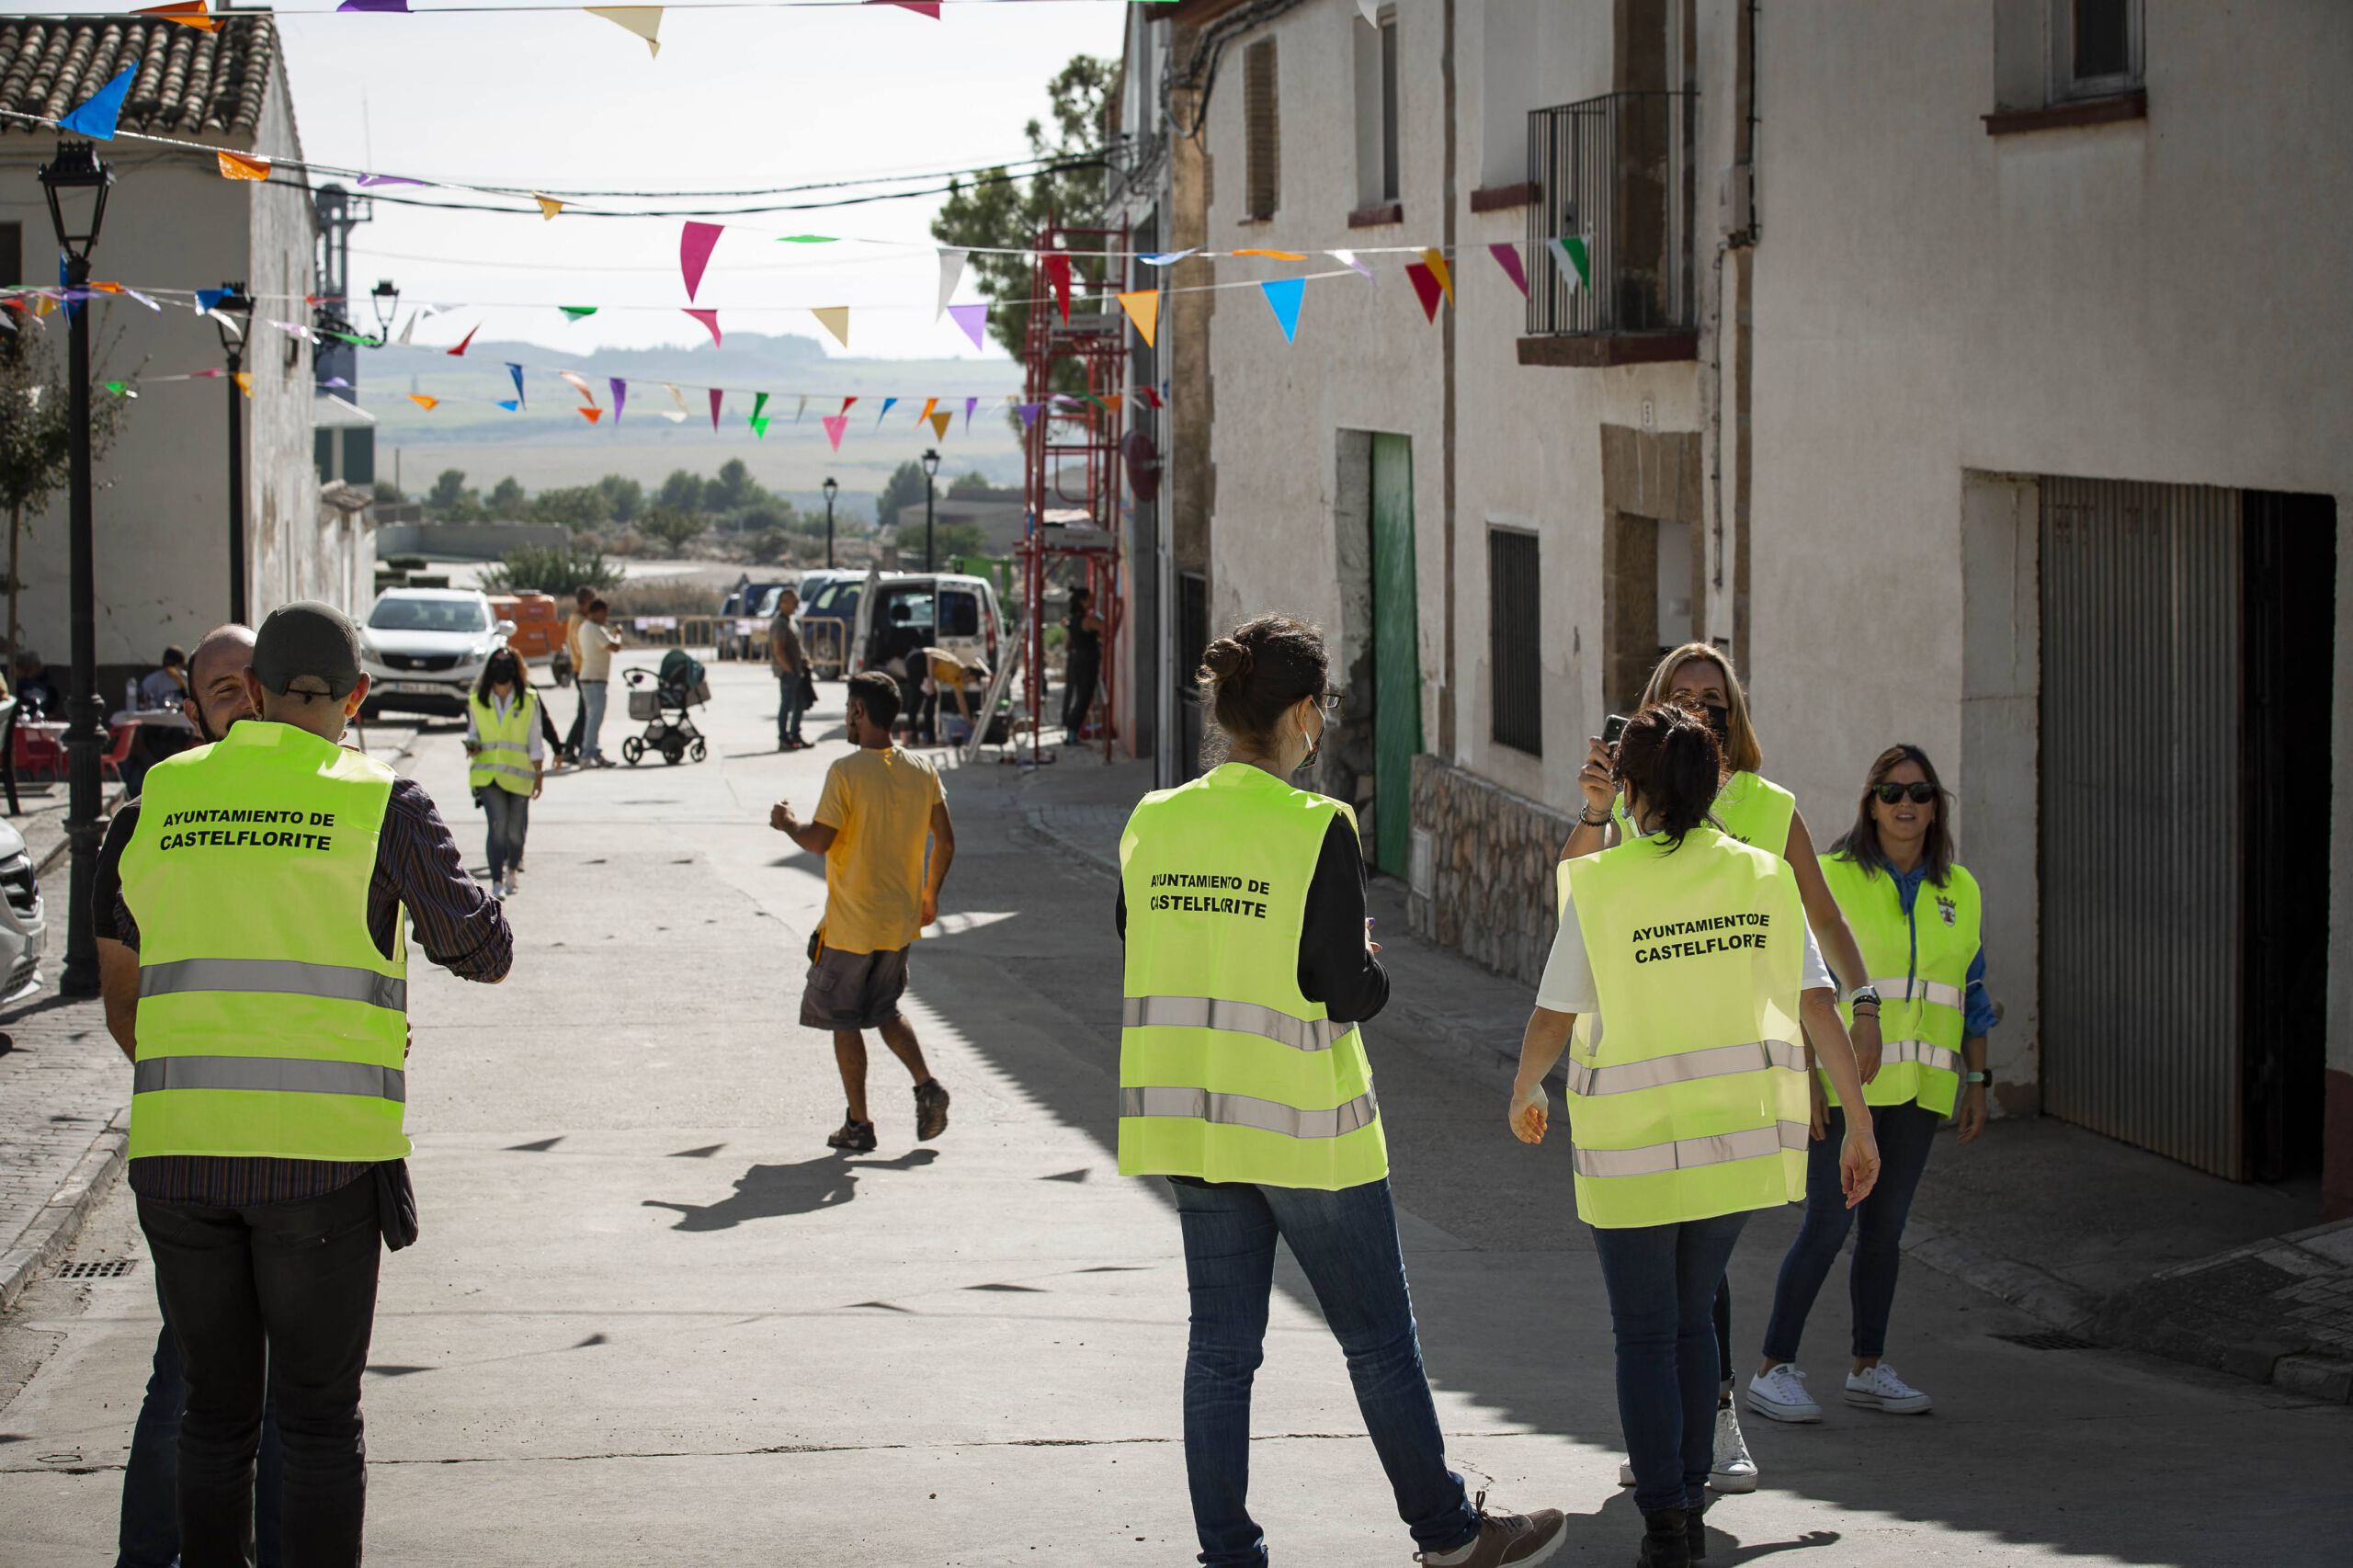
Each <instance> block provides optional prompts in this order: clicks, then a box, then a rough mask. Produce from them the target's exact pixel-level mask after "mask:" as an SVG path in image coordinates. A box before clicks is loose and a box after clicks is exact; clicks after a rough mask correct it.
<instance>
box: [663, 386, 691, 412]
mask: <svg viewBox="0 0 2353 1568" xmlns="http://www.w3.org/2000/svg"><path fill="white" fill-rule="evenodd" d="M662 390H663V391H664V392H668V393H669V394H670V401H671V402H672V403H676V404H677V405H678V417H679V418H681V419H684V418H685V417H686V416H687V394H686V393H684V392H680V391H679V390H678V389H677V387H676V385H675V384H674V383H672V382H669V381H664V382H663V383H662ZM665 417H666V414H665Z"/></svg>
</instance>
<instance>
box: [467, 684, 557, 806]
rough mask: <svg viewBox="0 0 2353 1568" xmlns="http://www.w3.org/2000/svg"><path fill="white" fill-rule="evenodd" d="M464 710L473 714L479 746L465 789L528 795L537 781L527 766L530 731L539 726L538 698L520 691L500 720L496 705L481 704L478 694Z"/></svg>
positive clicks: (536, 773)
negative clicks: (480, 744) (490, 787)
mask: <svg viewBox="0 0 2353 1568" xmlns="http://www.w3.org/2000/svg"><path fill="white" fill-rule="evenodd" d="M466 706H467V707H468V708H469V709H471V710H472V712H473V720H474V738H475V739H476V740H479V741H480V742H481V743H482V749H481V750H480V751H478V752H476V753H474V755H473V759H472V762H471V763H470V764H469V765H468V767H467V769H466V787H467V788H468V789H470V790H482V789H486V788H488V787H489V786H490V785H493V784H495V785H497V786H498V787H499V788H500V789H502V790H506V792H507V793H508V794H510V795H528V794H529V793H530V792H531V790H532V787H533V786H534V785H536V784H538V782H539V780H540V770H539V769H538V768H537V767H534V766H533V765H532V762H531V729H532V726H534V725H536V724H537V723H538V722H540V694H539V693H538V692H536V691H533V690H531V689H530V688H529V687H524V688H523V689H522V691H521V692H520V693H519V694H518V700H517V701H515V702H513V703H511V704H509V705H508V707H507V710H506V717H505V718H503V719H502V718H500V717H499V716H498V707H497V704H495V703H493V702H487V701H485V700H483V698H482V696H481V694H480V693H475V694H473V695H471V696H469V697H468V698H467V699H466Z"/></svg>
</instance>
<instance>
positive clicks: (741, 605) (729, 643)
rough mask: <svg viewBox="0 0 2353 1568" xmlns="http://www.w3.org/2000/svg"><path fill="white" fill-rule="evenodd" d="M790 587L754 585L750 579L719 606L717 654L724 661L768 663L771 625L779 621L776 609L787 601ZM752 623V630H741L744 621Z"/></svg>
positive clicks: (784, 584)
mask: <svg viewBox="0 0 2353 1568" xmlns="http://www.w3.org/2000/svg"><path fill="white" fill-rule="evenodd" d="M790 586H792V585H791V584H790V583H755V582H752V581H751V580H749V579H748V578H747V579H745V581H743V582H741V583H738V584H737V585H735V589H734V591H733V593H731V594H729V595H728V596H727V597H725V598H724V599H722V600H721V601H720V604H719V636H718V638H717V639H716V641H715V644H714V646H715V648H716V651H717V654H718V656H719V657H720V658H722V659H765V658H767V656H768V622H769V621H771V620H774V619H776V607H777V603H778V601H779V600H780V599H782V598H783V597H784V590H785V589H787V588H789V587H790ZM747 620H748V621H751V622H753V623H754V624H753V626H752V627H751V628H750V630H748V631H745V630H743V629H742V623H743V622H745V621H747Z"/></svg>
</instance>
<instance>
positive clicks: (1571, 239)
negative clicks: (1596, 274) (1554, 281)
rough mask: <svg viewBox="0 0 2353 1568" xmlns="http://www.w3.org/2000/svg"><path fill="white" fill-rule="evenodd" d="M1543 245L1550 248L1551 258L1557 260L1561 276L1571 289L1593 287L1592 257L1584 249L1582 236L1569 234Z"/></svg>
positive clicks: (1584, 244) (1583, 237)
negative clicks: (1556, 258) (1566, 279)
mask: <svg viewBox="0 0 2353 1568" xmlns="http://www.w3.org/2000/svg"><path fill="white" fill-rule="evenodd" d="M1544 243H1545V244H1549V245H1551V246H1552V254H1553V256H1556V257H1558V258H1559V260H1560V263H1561V272H1562V275H1563V277H1565V278H1568V280H1569V287H1570V288H1571V289H1590V288H1592V287H1593V256H1592V254H1591V253H1590V252H1589V251H1588V250H1587V249H1586V243H1585V236H1584V235H1582V234H1569V235H1566V236H1564V237H1563V238H1561V239H1557V240H1547V241H1545V242H1544Z"/></svg>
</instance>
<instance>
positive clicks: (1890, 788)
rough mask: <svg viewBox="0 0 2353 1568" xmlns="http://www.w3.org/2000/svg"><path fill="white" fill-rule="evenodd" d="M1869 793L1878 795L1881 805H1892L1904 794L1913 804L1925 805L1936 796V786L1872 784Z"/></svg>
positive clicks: (1903, 796) (1922, 784)
mask: <svg viewBox="0 0 2353 1568" xmlns="http://www.w3.org/2000/svg"><path fill="white" fill-rule="evenodd" d="M1871 793H1872V794H1874V795H1877V796H1878V797H1879V803H1880V804H1881V805H1882V806H1892V805H1893V804H1895V802H1896V801H1901V800H1903V799H1904V798H1905V797H1906V796H1909V797H1911V801H1912V803H1913V804H1914V805H1915V806H1925V805H1927V803H1928V802H1929V801H1933V800H1935V799H1936V798H1937V787H1936V786H1935V785H1934V784H1927V783H1921V784H1874V785H1872V786H1871Z"/></svg>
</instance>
